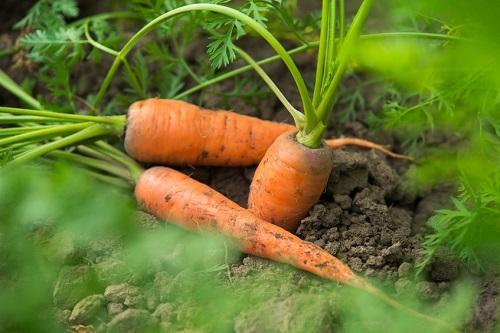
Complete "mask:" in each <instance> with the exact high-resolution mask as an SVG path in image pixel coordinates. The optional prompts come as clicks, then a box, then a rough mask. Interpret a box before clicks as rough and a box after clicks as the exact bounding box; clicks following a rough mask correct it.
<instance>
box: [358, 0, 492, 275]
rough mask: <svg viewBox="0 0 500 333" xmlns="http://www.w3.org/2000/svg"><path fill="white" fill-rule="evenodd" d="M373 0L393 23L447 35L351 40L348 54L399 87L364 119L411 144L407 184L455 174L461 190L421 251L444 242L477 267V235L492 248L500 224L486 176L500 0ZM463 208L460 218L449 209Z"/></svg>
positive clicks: (452, 179) (422, 184)
mask: <svg viewBox="0 0 500 333" xmlns="http://www.w3.org/2000/svg"><path fill="white" fill-rule="evenodd" d="M379 5H380V6H381V8H382V7H384V6H385V7H386V8H388V9H389V10H388V11H386V12H385V13H384V14H381V16H382V18H385V19H386V21H385V22H384V24H385V25H388V26H390V27H395V30H402V29H405V27H413V29H415V28H417V29H418V30H417V31H425V32H432V33H445V34H447V35H449V36H450V37H451V38H452V39H449V40H445V41H443V40H429V39H408V38H405V39H402V38H390V39H386V40H368V41H363V42H360V43H359V47H358V53H357V57H356V61H357V63H358V65H360V66H361V67H362V68H364V69H366V70H368V71H371V72H373V73H374V74H375V75H377V76H378V77H382V78H383V79H386V80H390V81H392V82H395V83H396V84H397V85H398V87H399V89H400V90H401V91H403V93H402V94H397V95H395V96H392V98H390V99H389V100H387V101H386V103H385V107H384V108H383V110H382V114H378V115H375V116H374V118H373V117H372V119H371V123H372V124H379V125H380V124H382V126H383V127H384V128H385V129H387V130H392V131H395V132H396V133H399V136H400V137H401V138H402V139H403V141H404V142H406V143H407V144H408V145H412V146H413V147H414V149H415V152H416V153H417V163H416V164H415V165H414V166H412V168H411V169H410V171H409V172H408V177H407V179H408V183H409V184H410V185H411V187H413V188H414V189H423V188H428V187H430V186H432V185H434V184H436V183H453V184H456V185H457V186H460V187H461V188H462V189H464V188H466V189H467V190H466V192H467V193H469V195H466V196H464V195H462V196H460V197H459V199H457V200H455V202H454V203H455V206H456V207H455V208H456V209H455V210H441V211H439V212H437V216H436V218H434V219H433V220H432V228H433V230H434V233H435V234H434V235H431V236H429V239H428V241H427V242H426V243H425V245H426V250H425V252H426V254H427V255H431V254H432V253H434V252H435V251H436V249H437V247H439V246H448V247H450V248H452V249H453V250H455V251H456V253H457V254H458V255H459V256H460V257H462V258H464V259H469V260H468V262H469V263H470V262H474V263H475V265H474V266H476V267H481V266H489V267H491V265H490V263H491V260H489V259H488V256H473V255H472V253H478V252H485V251H484V249H482V248H483V247H485V246H486V244H485V243H488V244H487V246H488V248H489V249H490V250H491V249H496V250H498V249H500V229H499V228H498V227H492V226H493V225H496V224H498V223H497V222H498V219H499V218H500V215H499V211H498V207H499V206H500V196H499V194H500V190H499V189H498V187H497V186H491V185H490V184H491V183H492V182H495V181H494V180H495V179H498V177H499V174H500V168H499V165H500V111H499V110H500V39H499V38H498V27H499V25H498V20H497V19H496V18H498V17H499V16H500V4H499V3H495V2H491V1H484V0H481V1H474V2H471V1H467V0H460V1H448V0H444V1H433V0H424V1H414V2H408V1H400V0H387V1H384V2H383V3H381V4H379ZM384 16H385V17H384ZM377 19H380V18H377ZM462 192H463V191H462ZM481 198H482V199H481ZM485 198H488V199H487V200H486V199H485ZM465 211H466V212H467V214H469V215H470V216H469V217H464V216H463V218H465V219H466V220H467V222H464V220H463V219H460V218H457V216H460V215H463V213H464V212H465ZM484 212H488V214H484ZM452 230H453V231H452ZM486 230H488V233H489V235H488V237H487V239H488V241H487V242H486V238H484V235H485V234H484V231H486ZM436 239H438V240H439V241H436ZM472 258H473V259H472ZM427 259H428V260H430V258H429V257H428V258H427ZM428 260H427V261H428ZM496 267H497V268H498V265H496Z"/></svg>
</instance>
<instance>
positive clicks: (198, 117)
mask: <svg viewBox="0 0 500 333" xmlns="http://www.w3.org/2000/svg"><path fill="white" fill-rule="evenodd" d="M289 131H296V128H295V126H293V125H290V124H285V123H277V122H272V121H267V120H262V119H258V118H255V117H249V116H244V115H240V114H238V113H235V112H230V111H223V110H220V111H211V110H206V109H203V108H200V107H198V106H196V105H194V104H190V103H186V102H183V101H179V100H171V99H155V98H151V99H147V100H143V101H139V102H136V103H134V104H132V106H130V108H129V110H128V118H127V129H126V132H125V150H126V151H127V153H128V154H129V155H130V156H132V157H134V158H135V159H137V160H139V161H141V162H145V163H152V164H154V163H156V164H163V165H193V166H198V165H200V166H249V165H256V164H258V163H259V162H260V161H261V160H262V157H263V156H264V154H265V152H266V150H267V149H268V148H269V146H270V145H271V144H272V143H273V141H274V140H275V139H276V138H277V137H278V136H279V135H281V134H282V133H285V132H289ZM326 143H327V145H329V146H331V147H332V148H340V147H343V146H346V145H355V146H360V147H366V148H373V149H376V150H379V151H381V152H383V153H384V154H387V155H389V156H392V157H397V158H406V159H407V157H406V156H403V155H398V154H395V153H392V152H390V151H388V150H387V149H385V148H384V147H382V146H380V145H377V144H375V143H373V142H370V141H367V140H362V139H356V138H340V139H332V140H328V141H327V142H326Z"/></svg>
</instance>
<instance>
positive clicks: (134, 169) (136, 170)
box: [94, 141, 144, 182]
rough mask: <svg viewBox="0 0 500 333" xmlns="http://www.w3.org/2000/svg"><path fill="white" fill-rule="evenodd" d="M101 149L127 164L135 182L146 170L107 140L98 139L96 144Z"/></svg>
mask: <svg viewBox="0 0 500 333" xmlns="http://www.w3.org/2000/svg"><path fill="white" fill-rule="evenodd" d="M94 146H96V147H97V148H98V149H100V151H101V152H102V153H104V154H106V155H108V156H110V157H111V158H113V159H114V160H116V161H117V162H119V163H122V164H123V165H125V166H126V167H127V168H128V170H129V171H130V175H131V178H132V180H133V181H134V182H135V181H136V180H137V179H138V178H139V176H140V175H141V174H142V173H143V172H144V169H143V168H142V167H141V166H140V165H139V164H138V163H137V162H136V161H134V160H133V159H131V158H130V157H129V156H128V155H127V154H125V153H124V152H122V151H121V150H118V149H116V148H115V147H113V146H112V145H110V144H109V143H107V142H105V141H98V142H96V143H95V144H94Z"/></svg>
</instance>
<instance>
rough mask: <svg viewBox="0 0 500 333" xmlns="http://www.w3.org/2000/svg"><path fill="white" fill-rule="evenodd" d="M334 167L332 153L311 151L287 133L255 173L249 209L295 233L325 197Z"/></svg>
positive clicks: (293, 134)
mask: <svg viewBox="0 0 500 333" xmlns="http://www.w3.org/2000/svg"><path fill="white" fill-rule="evenodd" d="M332 167H333V156H332V153H331V150H330V149H328V148H326V147H325V146H324V147H323V148H318V149H311V148H308V147H306V146H303V145H302V144H300V143H298V142H297V141H296V140H295V133H294V132H288V133H284V134H282V135H280V136H279V137H278V138H277V139H276V140H275V141H274V143H273V144H272V145H271V147H269V149H268V150H267V152H266V155H265V156H264V158H263V159H262V161H261V162H260V164H259V166H258V167H257V170H255V175H254V177H253V179H252V184H251V185H250V195H249V197H248V209H249V210H250V211H251V212H252V213H253V214H254V215H256V216H257V217H259V218H261V219H263V220H265V221H268V222H272V223H274V224H276V225H279V226H280V227H282V228H284V229H286V230H288V231H291V232H294V231H295V230H296V229H297V227H298V225H299V222H300V220H301V219H303V218H304V217H306V216H307V214H308V212H309V210H310V209H311V207H312V206H313V205H314V204H315V203H316V202H317V201H318V199H319V197H320V196H321V193H323V190H324V189H325V187H326V183H327V181H328V177H329V176H330V172H331V170H332Z"/></svg>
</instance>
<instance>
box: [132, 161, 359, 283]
mask: <svg viewBox="0 0 500 333" xmlns="http://www.w3.org/2000/svg"><path fill="white" fill-rule="evenodd" d="M135 197H136V199H137V201H138V202H139V204H140V205H141V206H142V207H144V208H145V210H147V211H148V212H149V213H151V214H153V215H155V216H157V217H159V218H162V219H164V220H166V221H169V222H172V223H175V224H177V225H179V226H181V227H183V228H186V229H191V230H192V229H196V230H211V231H216V232H219V233H222V234H224V235H227V236H229V237H231V238H232V239H235V240H236V241H237V242H238V243H239V246H240V247H241V250H242V251H243V252H245V253H248V254H251V255H255V256H259V257H263V258H267V259H271V260H275V261H279V262H284V263H288V264H291V265H293V266H295V267H297V268H300V269H303V270H306V271H309V272H311V273H313V274H315V275H318V276H320V277H323V278H326V279H330V280H336V281H339V282H342V283H348V284H361V279H360V278H358V277H357V276H356V275H355V274H354V273H353V272H352V271H351V269H350V268H349V267H348V266H347V265H345V264H344V263H342V262H341V261H340V260H338V259H337V258H335V257H333V256H332V255H331V254H329V253H328V252H326V251H324V250H323V249H321V248H320V247H318V246H316V245H314V244H312V243H309V242H306V241H303V240H301V239H300V238H298V237H297V236H295V235H293V234H291V233H289V232H287V231H286V230H284V229H282V228H280V227H278V226H276V225H274V224H271V223H268V222H266V221H264V220H262V219H259V218H258V217H256V216H255V215H253V214H252V213H251V212H250V211H248V210H246V209H244V208H242V207H240V206H238V204H236V203H235V202H233V201H231V200H230V199H228V198H226V197H225V196H223V195H222V194H220V193H219V192H217V191H215V190H213V189H212V188H210V187H209V186H207V185H205V184H202V183H199V182H197V181H196V180H194V179H192V178H190V177H188V176H187V175H185V174H183V173H180V172H178V171H175V170H173V169H170V168H167V167H153V168H150V169H148V170H146V171H145V172H144V173H143V174H142V175H141V176H140V177H139V179H138V180H137V184H136V187H135Z"/></svg>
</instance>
